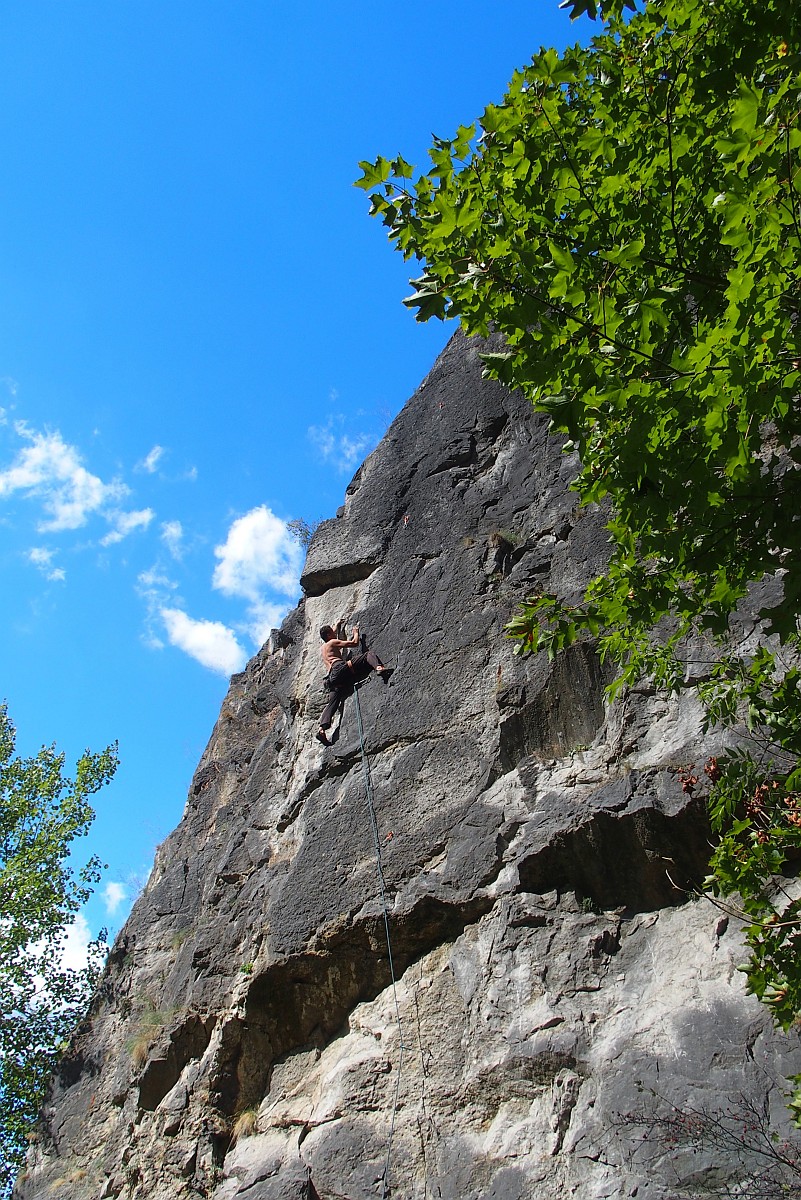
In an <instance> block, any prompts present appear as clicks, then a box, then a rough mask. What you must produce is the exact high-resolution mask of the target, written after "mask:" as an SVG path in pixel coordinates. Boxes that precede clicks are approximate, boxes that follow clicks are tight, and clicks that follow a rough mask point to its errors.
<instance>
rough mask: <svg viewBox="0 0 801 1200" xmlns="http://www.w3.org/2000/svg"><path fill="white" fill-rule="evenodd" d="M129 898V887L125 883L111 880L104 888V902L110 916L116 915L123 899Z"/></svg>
mask: <svg viewBox="0 0 801 1200" xmlns="http://www.w3.org/2000/svg"><path fill="white" fill-rule="evenodd" d="M127 899H128V889H127V888H126V886H125V884H124V883H114V882H112V881H109V882H108V883H107V884H106V886H105V887H104V888H103V903H104V904H105V906H106V912H107V913H108V915H109V916H110V917H113V916H114V914H115V913H116V911H117V909H118V908H119V907H120V905H121V904H122V902H123V900H127Z"/></svg>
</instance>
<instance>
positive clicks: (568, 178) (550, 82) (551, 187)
mask: <svg viewBox="0 0 801 1200" xmlns="http://www.w3.org/2000/svg"><path fill="white" fill-rule="evenodd" d="M565 7H568V8H569V9H571V11H572V15H574V16H577V15H580V14H582V13H586V14H587V15H588V16H590V17H593V18H595V17H597V16H600V17H601V18H602V21H603V25H602V27H600V28H599V29H598V33H597V36H595V37H594V38H593V39H592V40H591V41H590V42H589V44H588V45H586V46H581V45H576V46H573V47H571V48H569V49H567V50H565V51H564V53H562V54H559V53H557V51H555V50H553V49H544V50H541V51H540V52H539V53H538V54H536V55H535V56H534V57H533V59H532V61H531V63H530V65H528V66H527V67H525V68H522V69H520V70H518V71H516V72H515V73H514V75H513V77H512V81H511V84H510V86H509V90H508V93H507V95H506V96H505V97H504V99H503V100H502V101H501V102H500V103H498V104H490V105H488V107H487V108H486V109H485V110H484V113H483V115H482V116H481V118H480V120H479V121H478V123H477V124H474V125H467V126H461V127H460V128H459V129H458V130H457V132H456V134H455V135H454V136H453V137H451V138H448V139H446V138H436V139H435V141H434V145H433V147H432V148H431V150H430V151H429V156H430V160H431V165H430V167H429V169H428V170H427V171H425V172H423V173H418V172H416V171H415V169H414V168H413V167H412V166H411V164H409V163H407V162H406V161H405V160H404V159H403V158H402V157H400V156H399V157H397V158H394V159H387V158H383V157H379V158H377V159H375V161H372V162H363V163H362V164H360V165H361V168H362V178H361V179H360V180H359V183H358V185H359V186H360V187H363V188H365V189H366V190H367V191H368V192H369V193H370V202H371V212H372V213H373V214H374V215H376V216H378V217H380V219H381V220H382V221H383V223H384V224H385V225H386V227H387V229H388V232H389V237H390V238H391V239H392V241H393V242H394V243H395V245H396V246H397V248H398V249H399V250H400V251H401V253H402V254H403V255H404V256H405V257H406V258H416V259H418V260H419V261H420V262H421V263H422V274H420V276H419V278H417V279H415V280H414V281H413V283H414V287H415V291H414V294H413V295H411V296H410V297H409V298H408V299H407V300H406V301H405V303H406V304H407V305H408V306H409V307H410V308H411V309H412V310H413V311H414V312H415V314H416V316H417V318H418V320H427V319H429V318H431V317H438V318H446V317H456V318H458V319H459V321H460V322H461V324H462V326H463V328H464V329H465V331H466V332H467V333H468V334H481V335H486V334H488V333H489V332H490V331H498V332H499V333H501V334H502V335H503V341H504V345H503V348H502V349H501V350H499V351H497V352H495V353H491V354H487V355H485V356H484V359H485V368H486V373H487V375H488V376H489V377H491V378H495V379H499V380H501V381H503V382H504V383H506V384H508V385H509V386H511V387H516V388H520V389H522V391H523V392H524V393H525V394H526V395H527V396H528V397H530V399H531V400H532V402H533V404H534V405H535V407H536V408H538V409H539V410H541V411H544V412H546V413H547V414H549V416H550V417H551V421H552V426H553V428H554V430H556V431H557V432H559V433H561V434H562V435H563V437H564V438H565V439H566V448H567V449H568V450H573V449H576V450H577V451H578V458H579V462H580V467H579V469H578V475H577V478H576V480H575V482H574V485H573V486H574V487H575V489H576V491H577V492H578V494H579V496H580V499H581V502H582V503H584V504H605V505H607V506H608V510H609V512H610V515H611V516H610V521H609V525H608V529H609V534H610V543H611V561H610V564H609V568H608V570H607V571H606V573H605V574H604V575H603V576H602V577H600V578H598V579H596V580H594V581H593V582H592V583H591V584H590V585H589V587H588V588H587V589H586V592H585V593H584V594H583V595H581V596H575V595H535V596H532V597H530V598H529V600H528V602H527V604H526V605H525V607H524V608H523V610H522V611H521V612H520V614H519V615H518V616H517V617H516V618H515V619H514V620H513V621H512V622H511V625H510V627H509V629H510V633H511V635H512V636H513V637H514V638H516V639H517V642H518V648H519V650H520V651H521V652H522V653H530V652H535V651H540V650H547V651H548V652H549V653H550V654H555V653H557V652H558V651H559V650H561V649H562V648H564V647H565V646H567V645H569V644H570V643H571V642H573V641H575V640H576V639H577V638H580V637H593V638H596V639H597V642H598V645H599V648H600V650H601V653H602V654H604V655H605V656H609V657H611V658H613V659H614V660H615V661H616V662H617V663H618V664H619V668H620V677H619V680H618V683H617V686H621V685H623V684H625V683H630V682H633V681H634V680H636V679H637V678H638V677H640V676H641V675H643V674H650V675H652V676H653V677H655V678H656V679H657V681H659V682H661V683H663V684H665V685H668V686H671V687H677V686H681V685H682V683H683V681H684V680H685V677H686V663H685V661H684V657H685V647H686V646H687V644H688V638H689V637H691V636H695V637H697V635H699V634H701V635H703V637H704V638H705V639H707V641H708V642H711V644H712V646H713V653H712V654H710V659H711V660H714V661H711V662H710V665H709V671H708V673H709V679H708V682H707V683H706V684H705V685H704V687H703V689H702V695H703V699H704V700H705V703H706V705H707V713H708V720H709V722H710V723H712V722H718V723H723V724H729V725H732V724H735V723H738V722H741V723H742V724H743V726H744V729H745V731H746V733H747V735H748V738H750V748H749V749H742V748H741V749H740V750H739V751H738V752H737V753H736V754H734V755H732V756H730V757H729V758H728V759H726V760H725V761H721V762H720V763H715V764H714V765H712V766H710V769H709V770H708V771H707V773H706V776H704V779H703V785H702V784H701V776H697V777H696V776H687V777H686V783H687V784H689V787H690V788H693V787H697V786H705V787H706V788H707V795H708V799H709V804H710V811H711V815H712V819H713V822H714V824H715V827H716V829H717V832H718V834H719V836H720V842H719V846H718V849H717V851H716V853H715V858H714V859H713V863H712V870H713V880H712V884H713V887H714V888H716V889H717V890H718V891H719V892H722V893H725V894H729V893H733V892H738V893H739V895H740V897H741V901H742V911H743V912H744V914H745V916H746V920H747V923H748V938H749V942H750V945H751V952H752V953H751V961H750V963H749V965H748V968H747V969H748V984H749V987H750V988H751V989H752V990H753V991H754V992H755V993H756V994H757V995H758V996H760V997H761V998H762V999H764V1000H766V1001H767V1002H769V1003H770V1004H771V1006H772V1008H773V1012H774V1014H775V1016H776V1018H777V1020H778V1021H779V1022H780V1023H781V1024H782V1025H783V1026H784V1027H787V1026H789V1025H790V1024H791V1023H792V1022H794V1021H796V1020H797V1019H798V1018H799V1014H801V964H800V963H799V954H798V951H799V948H801V902H799V901H798V900H797V899H794V898H793V897H794V895H795V893H794V892H792V889H791V890H790V892H789V893H788V891H785V890H784V884H783V883H782V882H781V881H782V879H783V877H784V876H785V875H786V873H787V871H788V870H789V869H790V866H791V865H792V864H793V863H794V862H797V860H798V854H799V850H800V849H801V771H799V767H798V764H799V761H801V674H800V673H799V669H798V661H799V653H798V651H799V633H798V629H799V613H800V612H801V406H800V405H799V391H800V390H801V287H800V286H799V285H800V284H801V279H800V274H801V157H800V156H801V125H800V124H799V110H800V109H801V54H800V53H799V47H800V46H801V39H800V38H799V34H801V7H799V5H798V4H797V3H796V0H758V2H757V0H711V2H710V3H705V4H698V3H696V2H695V0H637V2H636V3H635V0H606V2H604V0H599V3H596V0H566V3H565ZM764 580H771V581H772V583H771V586H766V587H764V588H763V592H764V595H765V596H766V599H765V602H764V608H763V609H762V611H761V613H760V618H761V625H760V629H759V632H760V634H761V637H762V648H761V649H759V650H758V651H755V649H754V647H755V645H756V642H755V641H754V639H750V640H749V639H745V638H743V637H742V635H740V637H739V640H738V635H737V633H736V630H737V628H739V627H740V626H738V624H737V622H736V620H735V614H736V610H737V606H738V603H739V602H740V601H741V600H742V599H743V598H744V597H745V595H746V593H747V592H748V590H749V588H750V589H752V590H753V588H754V586H755V585H756V584H757V583H758V582H759V581H764ZM766 638H767V639H768V640H767V642H766V641H765V639H766ZM768 647H770V648H768ZM708 766H709V764H708ZM691 779H692V780H694V782H690V780H691ZM788 864H789V865H788ZM799 1109H800V1110H801V1104H799Z"/></svg>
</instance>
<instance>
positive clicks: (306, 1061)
mask: <svg viewBox="0 0 801 1200" xmlns="http://www.w3.org/2000/svg"><path fill="white" fill-rule="evenodd" d="M574 469H575V463H574V462H572V461H571V459H570V458H569V457H567V456H565V455H564V454H563V453H562V452H561V450H560V447H559V445H558V444H557V443H556V442H555V441H554V440H553V439H551V438H550V437H549V436H548V434H547V430H546V425H545V423H544V421H543V419H542V418H538V417H536V416H534V415H533V414H532V412H531V411H530V409H529V407H528V405H527V404H526V403H525V402H524V401H522V400H521V399H520V398H519V397H517V396H514V395H510V394H508V393H507V392H505V391H504V390H503V389H502V388H500V387H498V386H496V385H493V384H489V383H486V382H482V381H481V377H480V362H479V360H478V356H477V347H476V346H474V345H472V344H468V343H467V342H465V340H464V339H462V338H461V337H460V336H457V337H456V338H455V339H454V340H453V341H452V342H451V344H450V346H449V347H448V348H447V349H446V350H445V352H444V353H443V354H442V355H441V357H440V359H439V360H438V362H437V363H436V365H435V367H434V369H433V370H432V372H431V374H430V375H429V377H428V378H427V379H426V380H425V382H424V383H423V384H422V385H421V387H420V389H419V390H418V392H417V393H416V394H415V395H414V396H413V397H412V399H411V400H410V401H409V403H408V405H407V406H406V408H405V409H404V411H403V412H402V413H401V414H400V416H399V417H398V418H397V420H396V421H395V422H394V424H393V425H392V427H391V428H390V430H389V432H388V433H387V435H386V437H385V438H384V440H383V442H382V443H381V445H380V446H379V447H378V449H377V450H376V451H375V452H374V453H373V454H371V455H370V457H369V458H368V459H367V461H366V462H365V463H364V465H363V466H362V468H361V469H360V470H359V471H358V472H357V474H356V476H355V478H354V479H353V481H352V483H351V484H350V486H349V487H348V489H347V496H346V500H345V504H344V507H343V509H341V510H340V514H339V516H338V517H337V518H336V519H335V520H333V521H328V522H326V523H325V524H324V525H323V526H322V527H321V528H320V529H319V531H318V532H317V534H316V535H315V538H314V541H313V543H312V546H311V548H310V551H309V555H308V559H307V563H306V569H305V574H304V576H303V580H302V582H303V585H304V590H305V593H306V595H305V599H304V600H303V601H301V603H300V604H299V605H298V607H297V609H296V610H295V612H294V613H293V614H292V615H291V616H290V617H288V618H287V620H286V622H285V623H284V626H283V628H282V630H281V631H280V632H276V633H275V634H274V635H273V637H272V639H271V641H270V642H269V643H268V645H267V646H265V647H264V648H263V649H262V651H261V652H260V653H259V654H258V655H257V656H256V657H255V658H254V659H253V660H252V661H251V663H250V664H249V665H248V667H247V669H246V671H245V672H244V673H243V674H241V675H238V676H235V677H234V678H233V679H232V681H231V686H230V691H229V693H228V696H227V698H226V700H225V702H224V704H223V707H222V711H221V714H220V718H219V720H218V722H217V725H216V727H215V729H214V732H213V734H212V737H211V740H210V742H209V745H208V748H207V750H206V752H205V754H204V755H203V758H202V760H201V763H200V766H199V768H198V771H197V773H196V775H195V778H194V781H193V784H192V787H191V791H190V795H189V798H188V801H187V807H186V811H185V814H184V817H183V819H182V821H181V824H180V825H179V827H178V829H177V830H176V831H175V832H174V833H173V834H172V835H171V836H170V837H169V838H168V839H167V841H166V842H165V843H164V844H163V846H161V847H160V849H159V852H158V855H157V858H156V863H155V867H154V870H153V873H152V876H151V878H150V881H149V883H148V886H147V888H146V890H145V892H144V894H143V895H142V897H141V898H140V899H139V901H138V902H137V904H136V907H135V909H134V912H133V914H132V916H131V918H130V920H129V921H128V923H127V925H126V926H125V929H124V930H123V931H122V933H121V934H120V936H119V937H118V939H117V942H116V944H115V946H114V948H113V951H112V954H111V957H110V960H109V964H108V969H107V972H106V975H105V979H104V982H103V984H102V986H101V988H100V990H99V992H98V995H97V996H96V998H95V1001H94V1004H93V1006H92V1010H91V1013H90V1016H89V1018H88V1020H87V1022H86V1024H85V1026H84V1027H83V1028H82V1030H81V1031H80V1032H79V1035H78V1037H77V1038H76V1040H75V1042H74V1045H73V1046H72V1049H71V1051H70V1053H69V1055H68V1056H67V1058H66V1059H65V1060H64V1063H63V1065H62V1067H61V1070H60V1073H59V1075H58V1077H57V1079H56V1080H55V1081H54V1084H53V1088H52V1092H51V1096H50V1098H49V1101H48V1104H47V1106H46V1110H45V1113H44V1116H43V1121H42V1129H41V1132H40V1135H39V1137H38V1141H37V1142H36V1144H35V1145H34V1147H33V1149H32V1151H31V1155H30V1160H29V1168H28V1172H27V1174H26V1176H25V1177H24V1178H23V1179H22V1180H21V1181H19V1183H18V1185H17V1191H16V1193H15V1195H16V1196H17V1197H18V1198H19V1200H33V1198H34V1197H36V1198H42V1200H43V1198H44V1197H52V1196H58V1195H65V1196H69V1197H75V1198H77V1200H84V1198H85V1200H90V1198H91V1200H96V1198H99V1197H120V1198H121V1200H134V1198H137V1197H149V1198H153V1200H174V1198H176V1197H193V1196H203V1197H210V1198H213V1200H233V1198H234V1197H243V1198H247V1200H290V1198H293V1200H294V1198H297V1200H301V1198H303V1197H305V1198H311V1197H318V1198H320V1200H334V1198H338V1200H339V1198H343V1200H373V1198H375V1197H380V1196H382V1195H385V1194H386V1195H388V1194H391V1195H392V1196H393V1197H396V1198H397V1197H408V1198H411V1197H414V1198H420V1200H426V1198H428V1197H439V1198H442V1200H479V1198H481V1200H490V1198H492V1200H524V1198H527V1200H535V1198H536V1200H541V1198H549V1197H554V1198H555V1197H562V1196H564V1195H572V1196H576V1197H578V1198H580V1200H589V1198H590V1197H606V1196H609V1197H611V1196H629V1195H630V1196H635V1195H637V1196H640V1197H649V1198H653V1200H657V1198H664V1200H667V1198H668V1197H676V1196H682V1195H693V1194H698V1193H697V1190H694V1189H697V1188H699V1187H701V1185H704V1186H706V1187H711V1188H712V1189H714V1188H716V1187H721V1188H722V1187H724V1186H725V1185H726V1184H727V1181H728V1182H729V1183H731V1182H732V1180H736V1178H737V1172H738V1170H739V1167H738V1164H737V1158H738V1152H737V1151H736V1149H734V1150H732V1149H731V1147H730V1148H729V1149H727V1150H725V1151H721V1149H720V1146H718V1145H716V1144H715V1143H714V1137H711V1138H706V1135H704V1136H701V1137H700V1139H696V1141H697V1143H698V1144H697V1145H695V1146H694V1145H693V1138H692V1136H691V1133H689V1132H688V1133H687V1135H686V1136H685V1137H684V1138H682V1136H680V1135H679V1136H676V1135H675V1132H670V1131H669V1130H668V1126H667V1125H666V1124H665V1123H664V1121H663V1119H662V1118H663V1117H664V1114H665V1113H668V1114H669V1113H670V1112H671V1105H675V1106H676V1107H677V1108H678V1109H680V1110H682V1111H684V1110H686V1111H689V1110H693V1111H696V1112H700V1113H703V1114H707V1115H709V1114H711V1122H708V1123H710V1127H714V1124H715V1116H714V1115H715V1114H716V1113H717V1112H718V1111H719V1110H720V1109H721V1108H722V1107H725V1106H727V1105H732V1106H733V1107H734V1108H735V1109H737V1106H738V1105H745V1106H746V1107H750V1108H751V1109H752V1110H753V1111H754V1113H756V1114H757V1115H758V1121H761V1122H763V1123H765V1124H767V1123H768V1122H769V1121H770V1122H773V1123H774V1125H775V1127H776V1128H777V1129H781V1128H782V1124H783V1122H784V1120H785V1118H784V1110H783V1103H782V1097H781V1091H780V1088H777V1086H776V1080H777V1079H779V1080H780V1079H781V1078H782V1076H783V1075H785V1074H787V1073H789V1072H790V1071H793V1070H794V1071H799V1070H801V1058H800V1057H799V1056H798V1054H797V1053H796V1039H795V1038H792V1039H783V1038H780V1037H778V1036H777V1035H776V1034H774V1033H773V1032H772V1030H771V1028H770V1022H769V1020H768V1019H767V1017H766V1015H765V1010H764V1009H762V1008H761V1007H760V1006H759V1005H758V1004H757V1003H756V1002H755V1001H753V1000H752V999H750V998H748V997H746V996H745V994H744V990H743V986H742V982H741V980H742V976H741V975H739V974H738V973H737V971H736V969H735V968H736V964H737V963H738V961H739V960H740V956H741V946H740V943H739V940H738V937H737V933H736V930H735V922H734V921H732V922H731V924H729V925H728V927H727V921H726V919H725V918H723V917H721V914H720V912H719V911H718V910H716V909H715V908H713V907H712V906H711V904H709V903H708V902H707V901H706V900H699V901H697V902H695V903H693V902H691V901H690V900H689V899H688V894H689V893H690V892H691V889H692V887H693V885H694V884H695V883H697V882H698V881H699V880H700V878H702V876H703V874H704V870H705V860H706V857H707V854H708V830H707V827H706V824H705V820H704V810H703V805H702V804H700V803H699V802H698V801H693V800H692V799H691V798H690V797H688V796H686V795H685V794H684V793H683V792H682V790H681V787H680V785H679V782H678V780H677V768H678V767H679V766H681V765H684V764H687V763H689V762H702V761H703V760H704V758H705V757H706V755H708V754H710V753H714V752H715V750H716V749H718V746H717V745H716V743H715V741H714V739H710V738H709V737H707V738H706V739H705V740H704V739H702V737H701V733H700V717H699V710H698V707H697V704H696V701H695V700H694V698H693V695H692V694H691V693H689V692H688V693H687V694H686V695H684V696H682V697H681V698H680V699H666V698H665V697H664V696H661V695H659V694H656V693H653V692H651V691H649V689H648V688H642V689H640V690H638V691H636V692H631V693H629V694H627V695H626V696H625V697H624V698H622V699H621V700H620V701H618V702H617V703H616V704H615V705H614V706H613V707H611V708H610V707H609V705H608V704H607V702H606V701H605V698H604V684H605V682H606V680H607V675H606V673H605V670H604V668H603V667H602V666H601V665H600V664H599V662H598V660H597V658H596V657H595V656H594V654H593V653H592V652H591V651H590V650H588V649H586V648H584V647H575V648H573V649H572V650H571V651H570V652H569V653H566V654H564V655H563V656H562V657H561V658H560V659H558V660H557V661H556V662H554V663H548V662H547V661H543V660H540V659H538V660H527V661H522V660H519V659H517V658H515V657H514V656H513V654H512V647H511V645H510V644H509V642H508V641H507V640H506V639H505V637H504V636H503V633H502V626H503V624H504V622H505V621H506V620H507V619H508V617H509V616H510V615H511V613H512V612H513V611H514V608H515V605H516V603H517V601H518V600H519V599H521V598H522V597H524V596H525V595H526V594H528V593H530V592H532V591H535V590H536V589H537V588H539V587H543V588H547V589H553V590H558V591H559V592H561V593H562V594H564V595H570V594H573V593H578V591H579V589H580V588H581V587H582V585H583V583H584V582H585V581H586V580H587V579H588V578H590V577H591V576H593V575H594V574H597V573H598V572H600V571H601V570H602V569H603V563H604V556H605V535H604V531H603V517H602V515H600V514H598V513H597V512H596V513H593V512H591V511H587V510H582V511H579V510H578V508H577V504H576V500H575V497H574V496H573V495H572V494H571V493H570V492H569V491H568V483H569V480H570V478H571V477H572V474H573V472H574ZM340 618H344V619H347V620H348V621H350V620H352V619H353V618H356V619H358V621H359V623H360V625H361V627H362V630H363V631H364V632H365V633H366V634H367V635H368V637H369V639H370V641H371V643H372V644H373V645H374V646H375V648H376V650H377V651H378V652H379V654H381V655H382V656H383V657H384V659H385V661H386V662H388V663H392V664H394V665H396V667H397V671H396V673H395V675H394V677H393V679H392V681H391V682H390V683H389V684H388V685H383V684H382V683H381V682H380V681H379V679H378V678H376V677H375V676H373V677H372V678H371V679H369V680H368V681H367V682H366V683H365V684H364V685H363V687H362V688H361V690H360V705H361V713H362V717H363V721H364V729H365V738H366V747H367V753H368V756H369V779H370V781H371V783H372V796H373V798H374V805H375V815H376V830H377V838H378V845H379V846H380V858H381V867H382V871H383V880H384V882H385V888H386V892H385V895H386V904H387V913H388V928H389V931H390V937H391V948H392V955H393V965H394V974H395V978H396V986H395V987H393V985H392V978H391V973H390V966H389V961H388V954H387V945H386V938H385V925H384V909H383V907H382V900H381V887H380V876H379V871H378V863H377V859H376V853H375V839H374V835H373V831H372V825H371V813H370V808H369V805H368V803H367V794H366V789H365V775H364V771H363V764H362V760H361V757H360V752H359V739H358V734H357V721H356V713H355V706H354V702H353V700H351V701H349V702H348V704H347V707H346V709H345V712H344V715H343V718H342V723H341V727H340V729H339V735H338V740H337V741H336V744H335V746H334V747H333V748H332V749H325V748H323V747H322V746H321V745H319V744H318V743H317V742H316V741H315V740H314V738H313V734H314V730H315V728H316V722H317V720H318V718H319V714H320V710H321V708H322V706H323V703H324V699H325V697H324V694H323V692H322V690H321V686H320V683H321V670H320V659H319V645H320V643H319V637H318V632H317V631H318V628H319V626H320V625H322V624H325V623H332V624H333V623H335V622H336V621H337V620H338V619H340ZM660 1114H662V1115H661V1116H660ZM721 1119H722V1118H721ZM702 1123H703V1122H702ZM670 1128H671V1129H672V1128H673V1126H671V1127H670ZM645 1131H648V1133H649V1137H648V1138H646V1139H645V1140H644V1138H643V1134H644V1132H645ZM390 1136H392V1140H391V1144H390ZM705 1139H706V1140H705ZM746 1157H747V1156H746ZM764 1194H765V1195H767V1194H768V1193H767V1192H765V1193H764Z"/></svg>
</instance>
